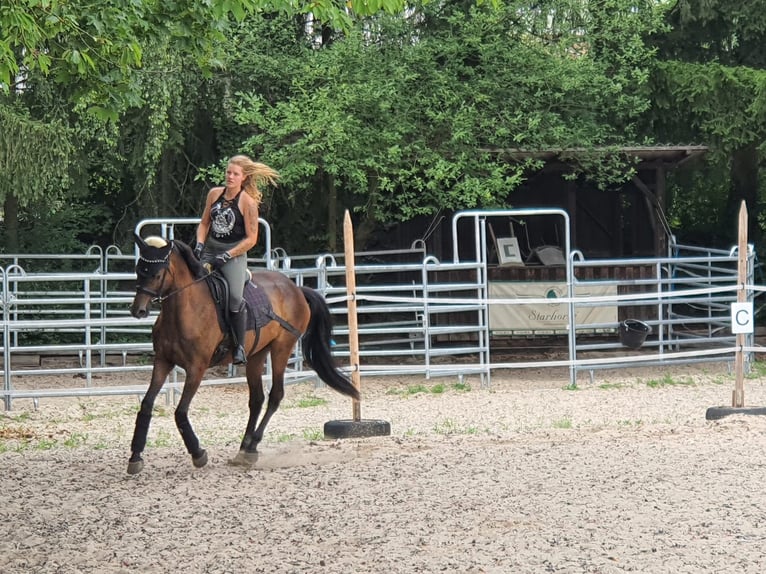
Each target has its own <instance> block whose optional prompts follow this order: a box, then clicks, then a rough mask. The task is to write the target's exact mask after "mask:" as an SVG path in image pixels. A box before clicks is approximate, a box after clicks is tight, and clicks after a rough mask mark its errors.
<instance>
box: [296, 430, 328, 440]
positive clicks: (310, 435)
mask: <svg viewBox="0 0 766 574" xmlns="http://www.w3.org/2000/svg"><path fill="white" fill-rule="evenodd" d="M301 434H303V438H304V439H306V440H322V439H324V431H322V429H303V431H302V433H301Z"/></svg>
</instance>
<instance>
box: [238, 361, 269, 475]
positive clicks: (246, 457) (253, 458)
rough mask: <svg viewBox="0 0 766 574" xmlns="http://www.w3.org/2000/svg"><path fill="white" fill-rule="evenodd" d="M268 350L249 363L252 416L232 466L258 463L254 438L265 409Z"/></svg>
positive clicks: (249, 400) (248, 380)
mask: <svg viewBox="0 0 766 574" xmlns="http://www.w3.org/2000/svg"><path fill="white" fill-rule="evenodd" d="M267 354H268V348H266V349H261V350H260V351H258V353H256V354H255V355H254V356H253V357H251V358H250V360H249V361H248V362H247V367H246V369H247V370H246V373H247V386H248V390H249V395H250V396H249V399H248V408H249V411H250V415H249V417H248V419H247V426H245V434H244V436H243V437H242V442H241V444H240V446H239V452H238V453H237V455H236V456H235V457H234V458H233V459H232V460H231V461H230V464H234V465H242V466H252V465H253V464H255V463H256V462H258V442H260V441H256V440H255V438H254V433H255V426H256V424H257V423H258V417H259V416H260V414H261V409H262V408H263V402H264V400H265V393H264V391H263V367H264V364H265V362H266V355H267Z"/></svg>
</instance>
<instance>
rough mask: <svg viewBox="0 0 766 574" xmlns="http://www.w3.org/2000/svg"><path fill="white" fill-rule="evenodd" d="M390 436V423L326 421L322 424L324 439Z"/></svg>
mask: <svg viewBox="0 0 766 574" xmlns="http://www.w3.org/2000/svg"><path fill="white" fill-rule="evenodd" d="M390 434H391V423H389V422H387V421H376V420H364V419H362V420H358V421H354V420H339V421H327V422H326V423H325V424H324V437H325V438H328V439H332V438H364V437H370V436H388V435H390Z"/></svg>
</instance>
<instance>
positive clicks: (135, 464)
mask: <svg viewBox="0 0 766 574" xmlns="http://www.w3.org/2000/svg"><path fill="white" fill-rule="evenodd" d="M143 469H144V461H143V460H140V459H139V460H134V461H130V462H129V463H128V474H138V473H139V472H141V471H142V470H143Z"/></svg>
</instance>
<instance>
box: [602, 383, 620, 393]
mask: <svg viewBox="0 0 766 574" xmlns="http://www.w3.org/2000/svg"><path fill="white" fill-rule="evenodd" d="M624 386H625V384H624V383H601V384H600V385H599V386H598V388H599V389H603V390H605V391H612V390H615V389H622V388H623V387H624Z"/></svg>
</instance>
